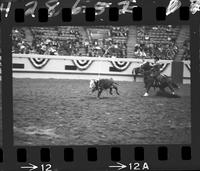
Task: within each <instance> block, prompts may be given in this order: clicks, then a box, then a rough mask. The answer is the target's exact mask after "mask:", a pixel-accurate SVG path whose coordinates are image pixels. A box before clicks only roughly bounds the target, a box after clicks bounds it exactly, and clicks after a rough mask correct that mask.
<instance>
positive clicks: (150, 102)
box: [13, 79, 191, 145]
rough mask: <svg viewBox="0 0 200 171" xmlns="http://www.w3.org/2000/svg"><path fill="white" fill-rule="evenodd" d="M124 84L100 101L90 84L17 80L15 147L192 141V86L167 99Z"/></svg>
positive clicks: (72, 81)
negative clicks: (147, 95)
mask: <svg viewBox="0 0 200 171" xmlns="http://www.w3.org/2000/svg"><path fill="white" fill-rule="evenodd" d="M119 84H120V86H119V92H120V96H117V95H116V94H114V95H113V96H111V95H109V94H108V92H104V93H103V94H102V97H103V98H102V99H97V98H96V93H94V94H89V88H88V87H89V81H83V80H81V81H78V80H54V79H48V80H43V79H40V80H39V79H34V80H31V79H14V80H13V90H14V91H13V93H14V94H13V95H14V136H15V137H14V139H15V145H86V144H88V145H97V144H98V145H106V144H109V145H113V144H163V143H165V144H166V143H167V144H178V143H190V139H191V133H190V131H191V124H190V117H191V113H190V85H182V86H181V89H179V90H178V91H177V94H179V95H180V96H181V98H167V97H161V96H156V93H155V92H154V91H153V90H152V91H151V92H150V93H151V96H150V97H142V96H141V95H143V93H144V88H143V87H144V85H143V83H136V82H119Z"/></svg>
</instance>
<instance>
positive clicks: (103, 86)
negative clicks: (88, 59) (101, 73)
mask: <svg viewBox="0 0 200 171" xmlns="http://www.w3.org/2000/svg"><path fill="white" fill-rule="evenodd" d="M117 85H118V84H117V83H116V82H114V80H113V79H112V78H111V79H100V80H90V88H91V89H92V93H93V92H95V91H96V90H97V91H98V95H97V97H98V98H100V95H101V93H102V91H103V90H107V89H110V94H111V95H112V89H113V88H114V89H115V91H116V93H117V94H118V95H119V92H118V88H117Z"/></svg>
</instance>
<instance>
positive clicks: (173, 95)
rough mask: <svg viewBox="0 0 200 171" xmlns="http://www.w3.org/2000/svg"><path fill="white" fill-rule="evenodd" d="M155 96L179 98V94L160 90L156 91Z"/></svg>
mask: <svg viewBox="0 0 200 171" xmlns="http://www.w3.org/2000/svg"><path fill="white" fill-rule="evenodd" d="M156 96H157V97H167V98H180V97H181V96H179V95H177V94H171V93H170V92H167V91H165V92H162V91H158V92H157V93H156Z"/></svg>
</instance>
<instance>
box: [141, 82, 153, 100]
mask: <svg viewBox="0 0 200 171" xmlns="http://www.w3.org/2000/svg"><path fill="white" fill-rule="evenodd" d="M151 85H152V84H146V85H145V89H146V92H145V93H144V95H143V96H144V97H147V96H149V90H150V89H151Z"/></svg>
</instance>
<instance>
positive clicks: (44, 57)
mask: <svg viewBox="0 0 200 171" xmlns="http://www.w3.org/2000/svg"><path fill="white" fill-rule="evenodd" d="M13 57H14V58H41V59H54V60H92V61H116V62H117V61H118V62H137V63H141V62H143V61H142V59H138V58H106V57H88V56H58V55H39V54H38V55H37V54H13ZM145 60H146V61H151V62H153V59H145ZM160 61H161V62H172V60H160Z"/></svg>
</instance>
